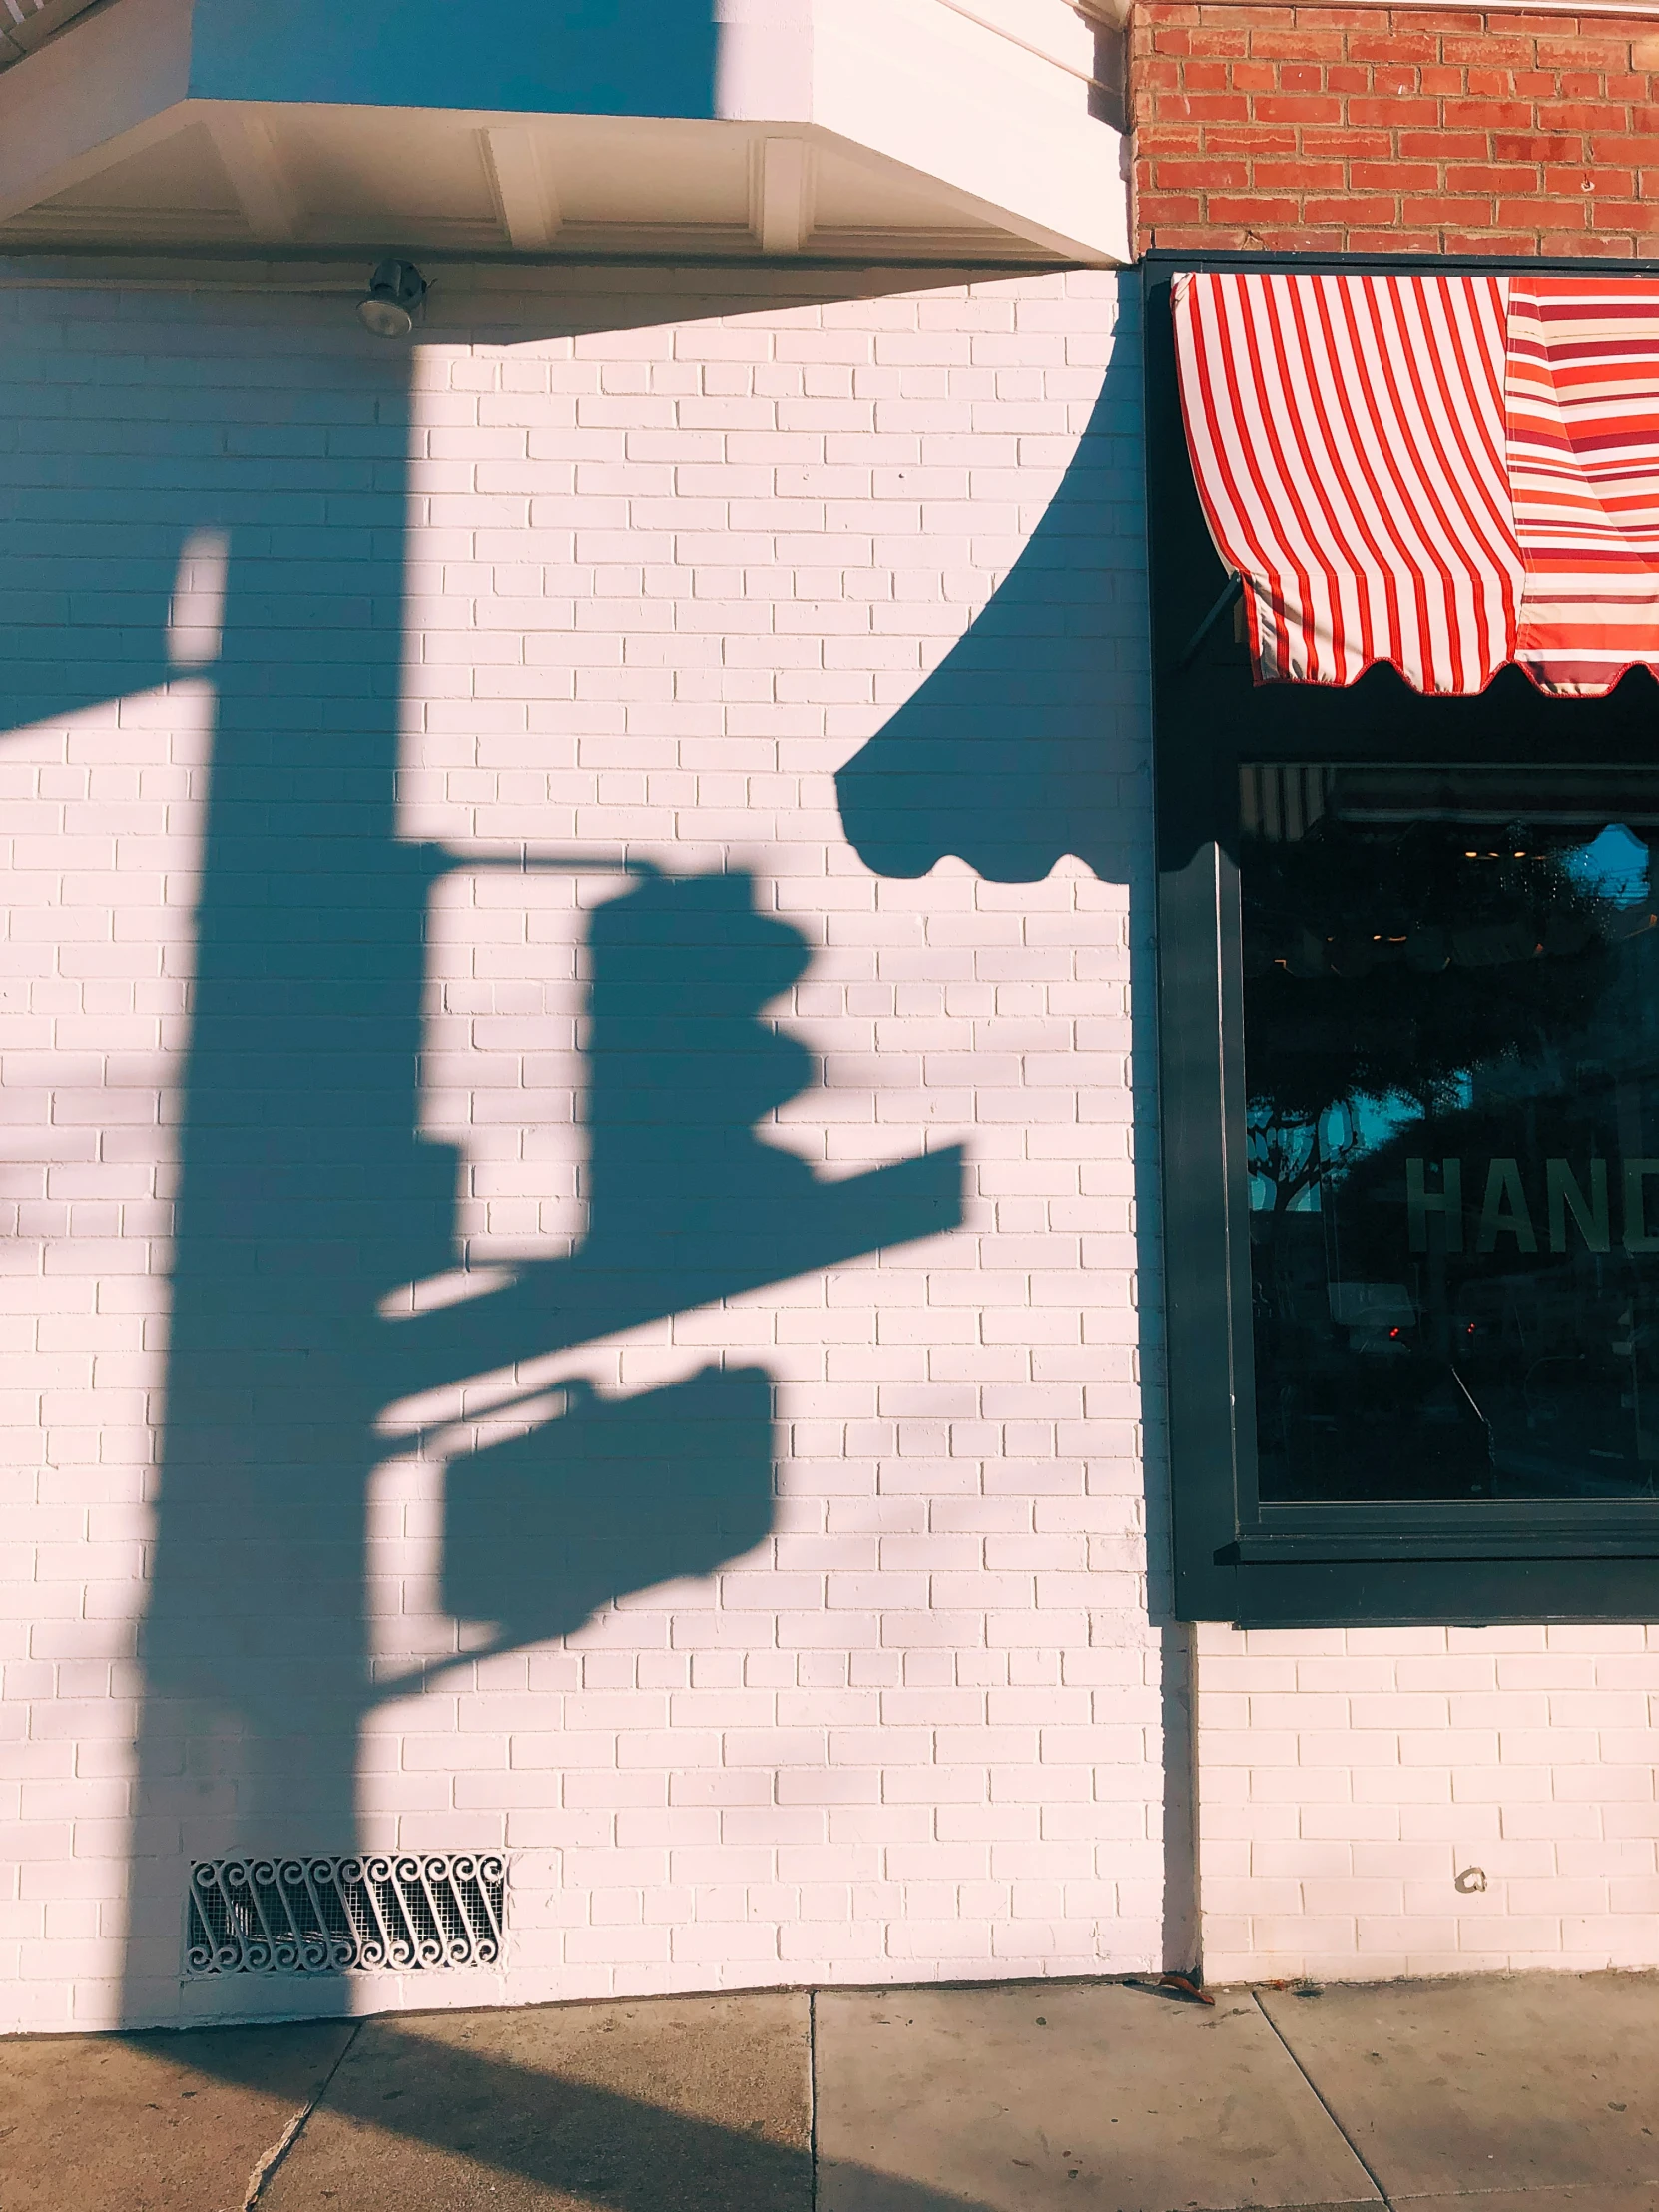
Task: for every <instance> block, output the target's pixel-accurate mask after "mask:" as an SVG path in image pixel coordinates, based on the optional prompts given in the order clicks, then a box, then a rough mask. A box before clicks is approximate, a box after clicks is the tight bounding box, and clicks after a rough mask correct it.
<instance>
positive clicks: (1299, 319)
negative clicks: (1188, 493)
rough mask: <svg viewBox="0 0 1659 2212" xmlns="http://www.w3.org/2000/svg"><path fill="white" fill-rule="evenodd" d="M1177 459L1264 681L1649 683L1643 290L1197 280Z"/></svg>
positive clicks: (1658, 571) (1646, 299) (1538, 283)
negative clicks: (1520, 673)
mask: <svg viewBox="0 0 1659 2212" xmlns="http://www.w3.org/2000/svg"><path fill="white" fill-rule="evenodd" d="M1175 332H1176V347H1177V354H1178V359H1179V362H1180V374H1181V399H1182V407H1183V410H1184V413H1185V416H1186V424H1187V443H1188V447H1189V450H1190V452H1191V455H1192V462H1193V471H1194V474H1195V476H1196V478H1197V481H1198V490H1199V496H1200V498H1201V499H1202V500H1203V503H1204V511H1205V514H1206V516H1207V518H1208V520H1209V524H1210V531H1211V535H1212V536H1213V537H1214V539H1215V542H1216V549H1217V551H1218V552H1219V553H1220V555H1221V557H1222V560H1223V561H1224V562H1225V563H1226V565H1227V566H1228V568H1229V569H1231V570H1232V571H1234V573H1235V574H1237V575H1238V576H1240V577H1241V578H1242V579H1243V581H1244V587H1245V607H1246V613H1247V619H1248V622H1249V629H1250V642H1251V649H1252V652H1253V655H1254V657H1255V662H1256V670H1257V674H1258V676H1259V677H1260V678H1262V679H1263V680H1265V681H1282V682H1292V683H1305V684H1352V683H1353V682H1354V681H1355V679H1356V678H1357V677H1359V676H1361V675H1362V674H1363V673H1364V672H1365V670H1366V669H1368V668H1369V667H1371V666H1372V664H1373V663H1374V662H1376V661H1391V662H1392V663H1393V665H1394V667H1395V668H1397V669H1398V670H1399V673H1400V674H1401V675H1402V676H1403V677H1404V678H1405V680H1406V682H1407V683H1409V684H1412V685H1414V686H1415V688H1416V689H1417V690H1418V691H1426V692H1477V691H1481V690H1483V689H1484V687H1485V686H1486V685H1487V684H1488V683H1490V681H1491V679H1492V677H1493V676H1494V675H1495V674H1496V673H1497V671H1498V670H1499V669H1500V668H1501V667H1502V666H1503V665H1504V663H1505V662H1506V661H1515V662H1517V663H1518V664H1519V665H1520V667H1521V668H1523V669H1524V670H1525V671H1526V673H1527V675H1528V676H1530V677H1531V679H1532V681H1533V683H1535V684H1536V685H1537V686H1538V687H1539V689H1540V690H1542V691H1546V692H1554V693H1561V694H1565V695H1573V696H1593V695H1596V694H1599V693H1602V692H1607V691H1610V690H1611V689H1612V687H1613V686H1614V685H1615V684H1616V683H1617V682H1618V680H1619V678H1620V677H1621V676H1622V675H1623V674H1624V672H1625V671H1626V669H1629V668H1632V667H1637V666H1648V667H1655V668H1659V285H1655V284H1652V283H1646V282H1641V281H1637V280H1633V279H1630V278H1609V279H1605V280H1604V279H1601V278H1596V277H1440V276H1409V277H1407V276H1375V277H1373V276H1366V277H1360V276H1326V277H1312V276H1310V277H1303V276H1285V275H1265V274H1264V275H1256V274H1254V273H1252V274H1228V275H1216V274H1210V275H1203V276H1196V275H1189V276H1183V277H1177V278H1176V280H1175Z"/></svg>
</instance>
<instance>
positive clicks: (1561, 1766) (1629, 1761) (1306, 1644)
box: [1197, 1624, 1659, 1981]
mask: <svg viewBox="0 0 1659 2212" xmlns="http://www.w3.org/2000/svg"><path fill="white" fill-rule="evenodd" d="M1197 1633H1198V1646H1199V1649H1198V1775H1199V1800H1200V1811H1199V1824H1200V1851H1199V1859H1200V1895H1201V1899H1202V1910H1203V1935H1204V1961H1205V1970H1206V1972H1207V1974H1208V1975H1209V1976H1210V1978H1211V1979H1212V1980H1217V1981H1221V1980H1231V1979H1249V1980H1266V1979H1274V1978H1279V1977H1296V1976H1302V1975H1307V1976H1310V1977H1312V1978H1313V1979H1315V1980H1370V1979H1384V1978H1387V1977H1389V1976H1393V1975H1400V1974H1435V1973H1457V1972H1464V1973H1467V1972H1475V1971H1499V1970H1501V1971H1510V1970H1518V1969H1521V1968H1529V1967H1531V1968H1537V1967H1543V1968H1555V1969H1557V1970H1569V1969H1570V1970H1573V1971H1586V1970H1590V1969H1594V1968H1597V1967H1605V1966H1621V1967H1635V1966H1645V1967H1652V1966H1659V1915H1656V1911H1655V1909H1656V1907H1659V1864H1656V1861H1655V1847H1656V1843H1659V1797H1656V1794H1655V1789H1654V1773H1655V1760H1656V1757H1659V1732H1656V1730H1655V1725H1654V1711H1655V1705H1656V1702H1659V1629H1654V1628H1644V1627H1642V1626H1640V1625H1639V1624H1638V1625H1632V1626H1629V1627H1554V1626H1552V1627H1542V1626H1540V1627H1522V1628H1414V1629H1400V1628H1392V1629H1383V1628H1375V1629H1371V1628H1368V1629H1359V1628H1351V1629H1346V1630H1343V1629H1329V1630H1315V1629H1276V1630H1264V1629H1250V1630H1238V1629H1232V1628H1223V1627H1219V1626H1204V1627H1201V1628H1200V1629H1199V1630H1198V1632H1197ZM1475 1869H1478V1870H1479V1871H1480V1872H1481V1873H1482V1874H1483V1875H1484V1877H1485V1888H1484V1890H1480V1889H1477V1888H1475V1887H1473V1884H1472V1879H1471V1876H1470V1870H1475ZM1459 1874H1461V1875H1464V1877H1465V1881H1466V1882H1467V1883H1468V1884H1469V1886H1468V1887H1466V1888H1465V1889H1464V1890H1462V1891H1459V1890H1458V1888H1457V1886H1456V1878H1457V1877H1458V1875H1459Z"/></svg>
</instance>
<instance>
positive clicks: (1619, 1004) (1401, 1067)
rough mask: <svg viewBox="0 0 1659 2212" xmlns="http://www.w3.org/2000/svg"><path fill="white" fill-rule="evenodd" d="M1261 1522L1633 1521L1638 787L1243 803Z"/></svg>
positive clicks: (1642, 930) (1354, 777)
mask: <svg viewBox="0 0 1659 2212" xmlns="http://www.w3.org/2000/svg"><path fill="white" fill-rule="evenodd" d="M1241 816H1242V838H1241V847H1240V872H1241V885H1242V897H1243V932H1244V977H1245V979H1244V998H1245V1062H1246V1085H1247V1091H1248V1097H1249V1116H1248V1129H1247V1166H1248V1172H1249V1181H1250V1244H1251V1261H1252V1294H1253V1325H1254V1335H1255V1347H1256V1401H1257V1426H1258V1444H1259V1468H1260V1481H1261V1492H1262V1496H1263V1499H1264V1500H1265V1501H1267V1502H1270V1503H1271V1502H1275V1501H1288V1500H1327V1501H1354V1502H1363V1501H1383V1500H1390V1499H1443V1500H1448V1501H1449V1500H1458V1499H1468V1498H1471V1497H1472V1498H1525V1497H1540V1498H1542V1497H1609V1498H1611V1497H1626V1498H1628V1497H1650V1496H1653V1495H1655V1494H1656V1489H1655V1477H1656V1475H1659V1187H1656V1186H1659V930H1656V929H1655V905H1654V898H1653V882H1652V872H1651V867H1650V852H1649V846H1650V842H1651V840H1652V839H1653V838H1654V837H1655V836H1656V835H1659V774H1655V775H1648V774H1645V773H1634V774H1633V773H1629V772H1622V771H1619V772H1615V771H1604V770H1597V769H1585V770H1571V771H1569V770H1537V769H1484V768H1466V769H1465V768H1454V769H1444V770H1439V769H1406V768H1364V769H1350V768H1336V767H1328V766H1299V767H1250V768H1246V769H1245V770H1244V771H1243V772H1242V791H1241Z"/></svg>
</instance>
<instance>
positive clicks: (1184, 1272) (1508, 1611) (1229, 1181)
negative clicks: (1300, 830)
mask: <svg viewBox="0 0 1659 2212" xmlns="http://www.w3.org/2000/svg"><path fill="white" fill-rule="evenodd" d="M1229 269H1236V270H1250V271H1259V272H1270V271H1297V272H1302V273H1313V272H1320V271H1330V272H1398V273H1409V274H1423V273H1426V272H1435V273H1440V274H1457V275H1487V276H1490V275H1506V274H1507V275H1525V274H1528V273H1534V274H1535V273H1542V272H1545V271H1547V272H1549V273H1551V274H1559V275H1577V276H1586V275H1618V276H1630V277H1653V278H1659V262H1651V261H1649V262H1638V261H1631V262H1622V261H1621V262H1620V263H1619V264H1618V265H1617V266H1616V269H1613V268H1609V265H1607V264H1606V263H1604V262H1598V263H1595V264H1591V263H1587V262H1583V261H1563V260H1558V259H1531V260H1513V261H1508V260H1504V259H1502V258H1499V257H1490V258H1480V259H1472V258H1470V259H1462V258H1449V257H1430V256H1423V255H1414V256H1382V255H1352V256H1343V255H1330V256H1316V255H1295V254H1292V255H1269V254H1261V253H1258V254H1248V253H1235V254H1226V253H1216V254H1177V253H1154V254H1152V255H1149V256H1148V257H1147V258H1146V260H1145V261H1144V263H1143V265H1142V303H1143V308H1144V345H1145V355H1144V357H1145V378H1146V387H1145V388H1146V413H1145V432H1146V465H1147V514H1148V534H1149V560H1150V591H1151V611H1152V703H1153V754H1154V781H1155V791H1156V816H1157V877H1158V889H1157V941H1158V1029H1159V1062H1160V1066H1159V1083H1160V1118H1161V1153H1162V1159H1161V1171H1162V1176H1161V1180H1162V1204H1163V1252H1164V1293H1165V1315H1166V1339H1167V1352H1168V1369H1169V1374H1168V1381H1169V1401H1170V1402H1169V1422H1168V1435H1169V1449H1170V1461H1171V1480H1172V1522H1173V1540H1174V1555H1175V1556H1174V1566H1175V1600H1176V1602H1175V1610H1176V1612H1177V1614H1178V1616H1179V1617H1180V1618H1182V1619H1185V1620H1223V1621H1232V1622H1235V1623H1237V1624H1239V1625H1241V1626H1246V1627H1249V1626H1306V1627H1316V1626H1317V1627H1329V1626H1353V1625H1361V1624H1374V1625H1384V1624H1386V1625H1410V1624H1423V1623H1433V1624H1436V1625H1437V1624H1442V1623H1449V1624H1484V1623H1494V1624H1495V1623H1501V1622H1527V1623H1537V1622H1543V1621H1586V1622H1589V1621H1632V1620H1652V1619H1659V1499H1655V1500H1632V1501H1628V1502H1625V1501H1611V1502H1609V1501H1601V1500H1591V1499H1586V1500H1564V1501H1560V1502H1558V1503H1557V1502H1546V1503H1539V1502H1537V1501H1535V1500H1527V1501H1525V1502H1524V1503H1514V1504H1505V1503H1502V1502H1499V1501H1479V1502H1471V1503H1467V1504H1462V1503H1447V1504H1438V1503H1436V1504H1414V1503H1412V1504H1400V1505H1363V1506H1355V1505H1320V1504H1298V1505H1279V1504H1275V1505H1268V1506H1263V1505H1261V1504H1260V1503H1259V1502H1258V1501H1257V1500H1256V1496H1255V1488H1256V1485H1255V1452H1256V1444H1255V1408H1254V1372H1253V1359H1254V1354H1253V1343H1252V1337H1251V1322H1250V1258H1249V1249H1248V1242H1247V1229H1246V1220H1245V1216H1246V1211H1247V1208H1248V1203H1249V1194H1248V1184H1247V1176H1246V1171H1245V1148H1244V1131H1245V1085H1244V1045H1243V970H1242V958H1241V950H1242V948H1241V943H1240V929H1239V878H1238V849H1239V847H1238V836H1239V827H1240V825H1239V770H1240V768H1241V767H1242V766H1243V765H1244V764H1246V763H1248V762H1260V763H1265V764H1266V763H1285V764H1290V763H1316V762H1329V763H1335V764H1339V765H1340V764H1342V763H1344V762H1371V763H1377V764H1383V763H1387V764H1391V765H1407V766H1411V765H1436V764H1448V763H1454V762H1491V763H1493V764H1501V765H1514V766H1517V767H1524V766H1528V765H1553V764H1562V763H1565V764H1571V765H1574V766H1590V765H1597V766H1605V767H1608V768H1629V767H1631V766H1638V765H1639V766H1642V767H1654V766H1659V680H1656V679H1655V678H1654V677H1652V676H1650V675H1648V674H1647V673H1646V672H1643V671H1636V672H1634V673H1633V674H1631V675H1629V676H1627V677H1626V678H1625V679H1624V681H1623V682H1622V683H1621V684H1620V685H1619V686H1618V688H1617V689H1616V690H1615V691H1614V692H1613V693H1612V694H1611V695H1610V696H1609V697H1608V698H1605V699H1600V700H1561V699H1548V698H1545V697H1544V695H1543V694H1541V693H1540V692H1538V691H1536V690H1535V689H1534V688H1533V686H1532V685H1531V684H1530V683H1529V682H1528V681H1527V679H1526V678H1525V677H1524V676H1522V675H1521V673H1520V672H1519V671H1518V670H1517V669H1514V668H1507V669H1505V670H1503V671H1502V672H1501V674H1500V675H1499V676H1498V677H1497V678H1496V679H1495V681H1494V682H1493V683H1492V685H1491V686H1490V687H1489V688H1488V689H1487V691H1486V692H1484V693H1483V694H1481V695H1480V696H1479V697H1478V698H1475V699H1447V698H1424V697H1422V696H1420V695H1419V694H1417V693H1415V692H1413V691H1412V690H1411V689H1410V688H1409V686H1407V685H1406V684H1405V683H1404V682H1403V681H1402V680H1401V679H1400V678H1399V677H1398V676H1396V675H1395V674H1394V673H1393V671H1392V670H1390V669H1386V668H1380V669H1374V670H1372V671H1371V672H1369V673H1368V674H1367V675H1366V676H1365V677H1363V678H1362V679H1361V681H1360V682H1359V683H1358V684H1355V685H1352V686H1350V687H1347V688H1345V689H1337V688H1335V687H1330V686H1324V685H1309V684H1283V683H1281V684H1270V685H1257V684H1255V683H1254V682H1253V680H1252V677H1251V672H1250V668H1249V661H1248V655H1247V653H1246V650H1245V648H1244V647H1243V646H1242V645H1241V644H1238V643H1237V642H1236V641H1235V637H1234V625H1233V622H1232V619H1231V612H1230V608H1231V602H1230V599H1229V595H1228V582H1229V580H1228V577H1227V572H1226V571H1225V570H1224V569H1223V567H1222V565H1221V562H1220V560H1219V559H1218V557H1217V555H1216V552H1215V549H1214V547H1213V545H1212V543H1211V540H1210V535H1209V531H1208V529H1207V527H1206V525H1205V522H1204V517H1203V512H1202V509H1201V508H1200V505H1199V501H1198V495H1197V490H1196V487H1195V485H1194V482H1193V477H1192V470H1191V464H1190V462H1189V459H1188V455H1187V447H1186V439H1185V434H1184V431H1183V427H1182V420H1181V405H1180V395H1179V388H1178V385H1177V380H1176V361H1175V342H1174V332H1173V326H1172V322H1171V315H1170V284H1171V279H1172V277H1174V276H1175V275H1176V273H1177V272H1178V271H1184V270H1193V271H1203V270H1229Z"/></svg>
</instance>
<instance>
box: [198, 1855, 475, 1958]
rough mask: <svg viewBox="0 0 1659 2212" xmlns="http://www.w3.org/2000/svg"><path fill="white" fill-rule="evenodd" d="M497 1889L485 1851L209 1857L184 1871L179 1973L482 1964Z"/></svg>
mask: <svg viewBox="0 0 1659 2212" xmlns="http://www.w3.org/2000/svg"><path fill="white" fill-rule="evenodd" d="M506 1891H507V1868H506V1862H505V1861H504V1860H503V1859H501V1858H500V1857H499V1856H498V1855H496V1854H493V1853H490V1854H485V1853H476V1852H425V1853H414V1852H398V1853H395V1854H378V1853H375V1854H363V1855H361V1856H357V1857H351V1858H343V1859H210V1860H207V1861H205V1862H204V1863H202V1864H201V1865H198V1866H194V1867H192V1869H191V1871H190V1915H189V1928H188V1931H187V1934H186V1937H185V1971H186V1972H187V1974H208V1973H344V1972H349V1971H351V1970H352V1969H353V1968H356V1969H366V1970H370V1971H373V1970H379V1971H382V1972H394V1973H411V1972H420V1971H427V1970H430V1969H432V1968H434V1967H439V1966H493V1965H494V1964H496V1962H497V1961H498V1960H499V1958H500V1956H501V1918H502V1912H503V1908H504V1905H505V1901H506Z"/></svg>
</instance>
